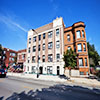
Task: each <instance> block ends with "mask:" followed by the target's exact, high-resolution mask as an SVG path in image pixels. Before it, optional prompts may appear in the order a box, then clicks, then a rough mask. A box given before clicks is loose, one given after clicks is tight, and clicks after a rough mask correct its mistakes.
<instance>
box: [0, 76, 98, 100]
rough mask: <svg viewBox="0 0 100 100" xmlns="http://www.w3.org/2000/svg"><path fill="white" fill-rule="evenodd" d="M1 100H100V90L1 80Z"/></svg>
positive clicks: (13, 78) (30, 80)
mask: <svg viewBox="0 0 100 100" xmlns="http://www.w3.org/2000/svg"><path fill="white" fill-rule="evenodd" d="M0 100H100V90H99V89H95V88H91V89H90V88H86V87H82V86H77V85H72V84H71V85H70V84H67V83H66V84H65V83H64V84H61V83H56V82H50V81H40V80H32V79H22V78H17V77H7V78H0Z"/></svg>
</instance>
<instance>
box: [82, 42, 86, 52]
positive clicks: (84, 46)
mask: <svg viewBox="0 0 100 100" xmlns="http://www.w3.org/2000/svg"><path fill="white" fill-rule="evenodd" d="M83 48H84V51H86V45H85V43H83Z"/></svg>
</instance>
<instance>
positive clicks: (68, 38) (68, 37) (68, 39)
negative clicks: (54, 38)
mask: <svg viewBox="0 0 100 100" xmlns="http://www.w3.org/2000/svg"><path fill="white" fill-rule="evenodd" d="M67 41H68V42H69V41H70V35H69V34H68V35H67Z"/></svg>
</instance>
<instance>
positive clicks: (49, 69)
mask: <svg viewBox="0 0 100 100" xmlns="http://www.w3.org/2000/svg"><path fill="white" fill-rule="evenodd" d="M47 74H52V66H47Z"/></svg>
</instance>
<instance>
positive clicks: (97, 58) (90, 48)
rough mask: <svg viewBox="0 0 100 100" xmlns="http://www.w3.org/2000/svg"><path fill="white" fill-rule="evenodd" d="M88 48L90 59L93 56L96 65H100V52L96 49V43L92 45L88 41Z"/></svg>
mask: <svg viewBox="0 0 100 100" xmlns="http://www.w3.org/2000/svg"><path fill="white" fill-rule="evenodd" d="M87 48H88V55H89V59H90V58H92V60H93V63H94V66H97V65H98V61H100V56H99V54H98V52H97V51H96V50H95V46H94V45H90V43H89V42H87ZM89 63H90V62H89ZM90 65H91V63H90ZM92 65H93V64H92Z"/></svg>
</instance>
